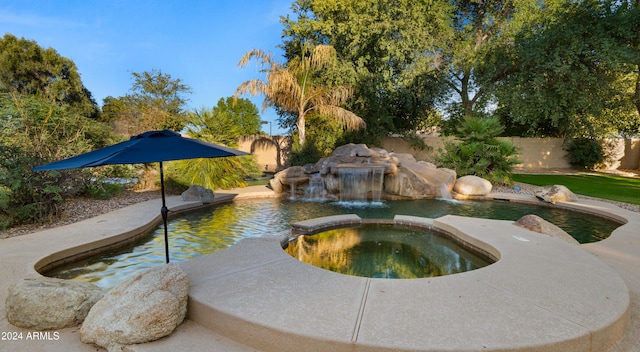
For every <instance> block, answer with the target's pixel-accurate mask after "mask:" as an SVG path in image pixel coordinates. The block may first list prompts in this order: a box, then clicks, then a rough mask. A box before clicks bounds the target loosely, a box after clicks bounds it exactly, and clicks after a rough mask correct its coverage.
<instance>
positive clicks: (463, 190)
mask: <svg viewBox="0 0 640 352" xmlns="http://www.w3.org/2000/svg"><path fill="white" fill-rule="evenodd" d="M492 188H493V185H492V184H491V182H489V181H488V180H485V179H484V178H482V177H478V176H472V175H467V176H462V177H460V178H458V179H457V180H456V184H455V185H454V186H453V191H454V192H456V193H458V194H461V195H463V196H486V195H487V194H489V193H491V189H492Z"/></svg>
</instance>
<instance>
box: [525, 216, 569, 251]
mask: <svg viewBox="0 0 640 352" xmlns="http://www.w3.org/2000/svg"><path fill="white" fill-rule="evenodd" d="M515 224H516V226H520V227H524V228H525V229H528V230H531V231H535V232H538V233H541V234H544V235H548V236H550V237H554V238H558V239H560V240H562V241H565V242H567V243H571V244H575V245H580V243H579V242H578V240H576V239H575V238H573V237H572V236H571V235H569V234H568V233H566V232H565V231H564V230H563V229H561V228H559V227H558V226H556V225H554V224H552V223H550V222H548V221H546V220H545V219H543V218H541V217H539V216H537V215H525V216H523V217H521V218H520V219H519V220H518V221H516V223H515Z"/></svg>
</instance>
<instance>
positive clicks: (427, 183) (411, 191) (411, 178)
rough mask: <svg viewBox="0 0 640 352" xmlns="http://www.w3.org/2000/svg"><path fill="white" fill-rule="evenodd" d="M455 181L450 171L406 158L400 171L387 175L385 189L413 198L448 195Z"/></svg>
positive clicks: (394, 193)
mask: <svg viewBox="0 0 640 352" xmlns="http://www.w3.org/2000/svg"><path fill="white" fill-rule="evenodd" d="M454 182H455V175H452V174H451V173H450V172H448V171H443V170H441V169H436V168H434V167H431V166H429V165H426V164H422V163H420V162H416V161H410V159H409V158H404V159H403V161H402V163H401V164H400V166H399V167H398V172H397V173H396V174H393V175H387V177H385V182H384V191H385V192H387V193H388V194H393V195H398V196H402V197H407V198H411V199H422V198H434V197H448V196H449V192H450V191H451V189H452V188H453V184H454Z"/></svg>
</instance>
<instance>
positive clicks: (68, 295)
mask: <svg viewBox="0 0 640 352" xmlns="http://www.w3.org/2000/svg"><path fill="white" fill-rule="evenodd" d="M8 291H9V292H8V296H7V299H6V301H5V307H6V316H7V320H8V321H9V322H10V323H11V324H13V325H15V326H18V327H21V328H25V329H32V330H55V329H63V328H67V327H72V326H76V325H79V324H81V323H82V321H84V319H85V317H86V316H87V314H88V313H89V309H91V307H92V306H93V305H94V304H95V303H96V302H98V300H100V298H102V296H103V292H102V290H101V289H100V288H99V287H97V286H95V285H93V284H90V283H88V282H81V281H71V280H62V279H56V278H48V277H39V278H32V279H22V280H19V281H17V282H15V283H13V284H11V285H10V286H9V290H8Z"/></svg>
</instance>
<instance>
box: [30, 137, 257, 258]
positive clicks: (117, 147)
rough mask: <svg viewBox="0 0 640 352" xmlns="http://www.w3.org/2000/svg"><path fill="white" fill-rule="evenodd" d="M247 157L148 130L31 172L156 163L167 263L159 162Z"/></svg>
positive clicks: (164, 204) (236, 151)
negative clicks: (123, 140) (158, 170)
mask: <svg viewBox="0 0 640 352" xmlns="http://www.w3.org/2000/svg"><path fill="white" fill-rule="evenodd" d="M247 154H249V153H245V152H242V151H239V150H235V149H231V148H227V147H223V146H220V145H215V144H212V143H207V142H203V141H199V140H196V139H191V138H185V137H182V136H181V135H180V134H179V133H176V132H173V131H170V130H162V131H149V132H145V133H142V134H139V135H137V136H133V137H131V139H129V140H128V141H125V142H121V143H118V144H114V145H111V146H108V147H104V148H101V149H97V150H94V151H91V152H88V153H84V154H80V155H76V156H74V157H71V158H68V159H64V160H60V161H56V162H53V163H50V164H46V165H41V166H38V167H35V168H33V171H44V170H63V169H77V168H83V167H94V166H102V165H114V164H143V163H152V162H159V163H160V185H161V188H162V208H161V209H160V213H161V215H162V220H163V222H164V236H165V251H166V260H167V263H168V262H169V243H168V236H167V214H168V212H169V210H168V209H167V206H166V202H165V195H164V175H163V172H162V162H163V161H170V160H181V159H194V158H221V157H228V156H240V155H247Z"/></svg>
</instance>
